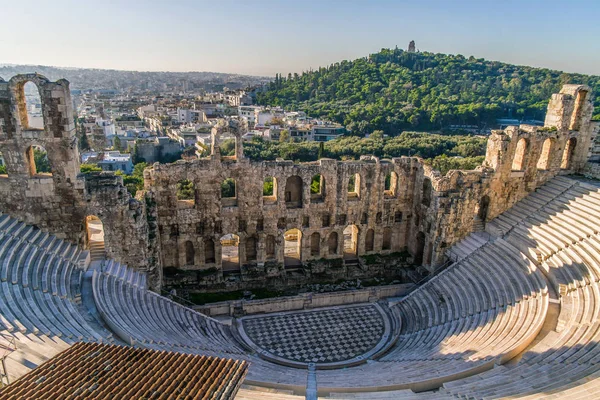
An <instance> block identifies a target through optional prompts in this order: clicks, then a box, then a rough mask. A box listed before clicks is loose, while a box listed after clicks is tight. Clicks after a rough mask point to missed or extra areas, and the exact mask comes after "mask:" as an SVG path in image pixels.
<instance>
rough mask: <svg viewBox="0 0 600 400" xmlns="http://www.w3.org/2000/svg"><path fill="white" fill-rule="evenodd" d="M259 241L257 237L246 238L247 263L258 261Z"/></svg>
mask: <svg viewBox="0 0 600 400" xmlns="http://www.w3.org/2000/svg"><path fill="white" fill-rule="evenodd" d="M257 243H258V240H257V239H256V237H255V236H248V237H247V238H246V261H256V255H257V249H256V247H257Z"/></svg>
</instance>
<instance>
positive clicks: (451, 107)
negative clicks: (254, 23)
mask: <svg viewBox="0 0 600 400" xmlns="http://www.w3.org/2000/svg"><path fill="white" fill-rule="evenodd" d="M565 83H581V84H588V85H590V86H591V88H592V90H593V91H594V92H596V93H600V76H589V75H582V74H573V73H563V72H560V71H554V70H549V69H544V68H533V67H526V66H517V65H511V64H505V63H501V62H497V61H486V60H484V59H480V58H474V57H469V58H466V57H464V56H462V55H446V54H434V53H428V52H420V53H408V52H405V51H403V50H399V49H382V50H381V51H380V52H378V53H375V54H371V55H370V56H368V57H364V58H359V59H357V60H354V61H347V60H344V61H342V62H338V63H335V64H332V65H330V66H328V67H321V68H319V69H318V70H315V71H309V72H303V73H302V74H294V75H288V76H287V78H286V77H285V76H281V75H277V76H276V77H275V80H274V81H273V82H271V83H270V84H269V86H268V90H267V91H266V92H264V93H259V94H258V101H259V103H260V104H263V105H271V106H283V107H285V108H286V109H290V110H304V111H306V112H307V113H308V115H310V116H313V117H321V118H327V119H330V120H333V121H336V122H339V123H342V124H344V125H346V127H347V128H348V129H349V130H351V131H352V133H354V134H358V135H364V134H367V133H370V132H372V131H374V130H382V131H383V132H384V133H386V134H388V135H397V134H399V133H400V132H402V131H404V130H441V129H444V128H447V127H449V126H450V125H477V126H479V127H485V126H490V125H491V124H494V123H495V121H496V119H497V118H518V119H536V120H543V118H544V115H545V112H546V107H547V105H548V101H549V99H550V96H551V95H552V94H553V93H556V92H558V91H559V90H560V88H561V86H562V85H563V84H565ZM598 98H600V97H598ZM598 98H597V99H598ZM594 118H595V119H600V100H596V102H595V112H594Z"/></svg>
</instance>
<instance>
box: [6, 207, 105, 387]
mask: <svg viewBox="0 0 600 400" xmlns="http://www.w3.org/2000/svg"><path fill="white" fill-rule="evenodd" d="M86 257H87V252H82V251H81V250H79V249H78V248H77V246H74V245H72V244H70V243H68V242H66V241H63V240H60V239H58V238H56V237H55V236H53V235H50V234H48V233H45V232H42V231H41V230H39V229H37V228H35V227H32V226H28V225H26V224H24V223H22V222H20V221H19V220H17V219H14V218H11V217H9V216H8V215H6V214H0V347H1V348H2V349H5V350H9V351H10V350H14V351H12V353H11V354H10V356H9V357H7V360H6V365H7V370H8V374H9V378H10V379H14V378H16V377H18V376H20V375H22V374H24V373H26V372H28V371H29V370H31V369H32V368H34V367H36V366H37V365H39V364H40V363H42V362H43V361H45V360H47V359H48V358H50V357H52V356H53V355H55V354H57V353H58V352H60V351H62V350H64V349H65V348H67V347H68V346H69V345H71V344H73V343H75V342H76V341H81V340H84V341H98V342H112V341H113V339H112V334H111V333H110V332H109V331H107V330H105V329H102V328H101V327H93V326H92V325H91V324H90V323H91V317H90V316H89V315H87V313H86V312H85V310H84V308H83V306H82V304H81V293H80V288H81V284H80V283H81V279H82V274H83V269H82V267H83V266H84V265H85V264H86ZM15 347H16V349H15Z"/></svg>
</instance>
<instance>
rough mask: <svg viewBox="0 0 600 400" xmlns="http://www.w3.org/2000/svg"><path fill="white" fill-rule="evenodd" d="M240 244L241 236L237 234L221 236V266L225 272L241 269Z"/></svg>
mask: <svg viewBox="0 0 600 400" xmlns="http://www.w3.org/2000/svg"><path fill="white" fill-rule="evenodd" d="M239 245H240V237H239V236H238V235H236V234H233V233H229V234H227V235H225V236H222V237H221V268H222V269H223V272H224V273H225V272H238V271H239V270H240V256H239Z"/></svg>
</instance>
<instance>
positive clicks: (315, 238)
mask: <svg viewBox="0 0 600 400" xmlns="http://www.w3.org/2000/svg"><path fill="white" fill-rule="evenodd" d="M310 255H311V256H313V257H318V256H320V255H321V235H319V232H314V233H313V234H312V235H310Z"/></svg>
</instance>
